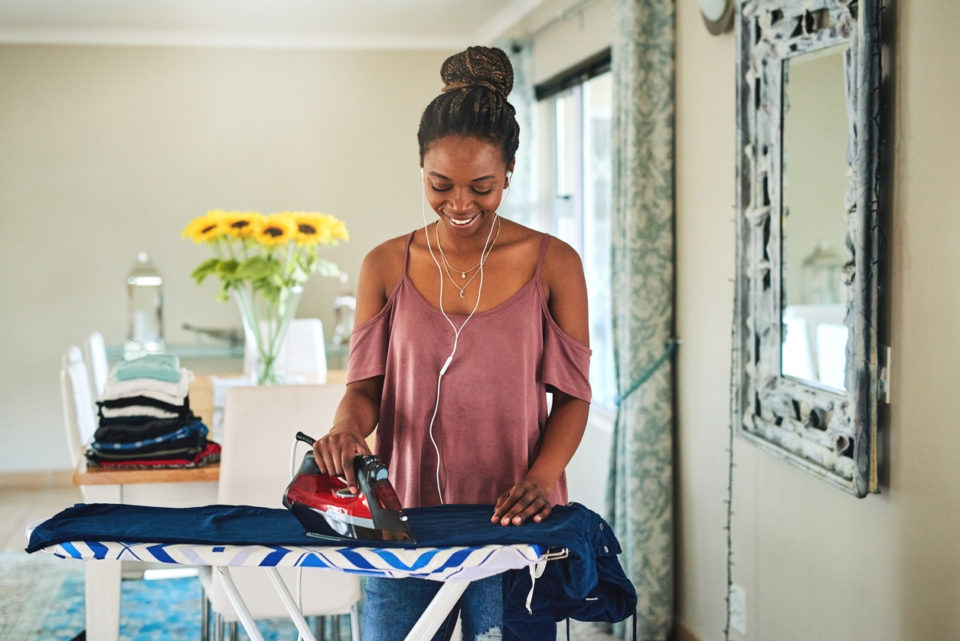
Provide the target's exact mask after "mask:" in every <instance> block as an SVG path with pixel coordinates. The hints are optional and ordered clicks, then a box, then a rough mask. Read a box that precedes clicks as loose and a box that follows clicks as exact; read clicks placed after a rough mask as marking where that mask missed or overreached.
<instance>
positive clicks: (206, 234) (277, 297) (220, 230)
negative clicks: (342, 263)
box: [182, 210, 349, 384]
mask: <svg viewBox="0 0 960 641" xmlns="http://www.w3.org/2000/svg"><path fill="white" fill-rule="evenodd" d="M182 236H183V237H185V238H189V239H191V240H193V241H194V242H196V243H198V244H203V245H207V246H208V247H210V249H211V250H212V251H213V254H214V255H213V257H212V258H209V259H207V260H205V261H204V262H202V263H200V265H199V266H197V268H196V269H194V270H193V273H192V274H191V275H192V276H193V279H194V280H195V281H196V282H197V284H198V285H199V284H201V283H203V282H204V281H205V280H206V279H207V277H209V276H214V277H217V278H219V280H220V289H219V290H218V292H217V300H220V301H225V300H227V299H229V298H230V297H231V294H232V295H233V297H234V298H235V299H236V300H237V303H238V305H239V306H240V311H241V316H242V318H243V322H244V331H245V332H246V334H247V338H248V340H251V339H253V340H255V341H256V344H257V352H258V357H259V363H257V369H258V371H257V373H256V377H257V380H258V382H259V383H261V384H264V383H273V382H278V381H277V376H276V372H275V371H274V367H273V365H274V361H275V360H276V357H277V354H278V352H279V349H280V346H281V345H282V343H283V337H284V335H285V334H286V330H287V327H288V326H289V324H290V320H291V319H292V318H293V313H294V311H295V310H296V306H297V304H298V303H299V299H300V294H301V293H302V290H303V284H304V283H305V282H306V281H307V279H308V278H309V277H310V275H311V274H320V275H322V276H337V275H338V274H339V273H340V270H339V269H338V268H337V266H336V265H335V264H333V263H332V262H330V261H329V260H326V259H324V258H321V257H320V256H319V252H318V247H319V246H320V245H336V244H338V243H339V242H340V241H345V240H348V239H349V234H348V233H347V227H346V225H345V224H344V223H343V221H341V220H339V219H337V218H336V217H334V216H331V215H329V214H320V213H316V212H291V211H283V212H276V213H271V214H267V215H264V214H261V213H259V212H254V211H220V210H213V211H209V212H207V213H206V214H204V215H202V216H198V217H197V218H195V219H193V220H192V221H190V223H189V224H188V225H187V226H186V227H185V228H184V230H183V233H182Z"/></svg>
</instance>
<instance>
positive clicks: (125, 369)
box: [86, 354, 220, 469]
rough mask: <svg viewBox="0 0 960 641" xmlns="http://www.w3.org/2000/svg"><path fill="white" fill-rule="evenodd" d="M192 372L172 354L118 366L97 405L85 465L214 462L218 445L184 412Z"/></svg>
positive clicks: (151, 465) (187, 407)
mask: <svg viewBox="0 0 960 641" xmlns="http://www.w3.org/2000/svg"><path fill="white" fill-rule="evenodd" d="M191 380H193V373H192V372H191V371H190V370H188V369H185V368H182V367H180V361H179V359H178V358H177V357H176V356H174V355H172V354H148V355H146V356H141V357H139V358H135V359H132V360H129V361H123V362H121V363H118V364H117V365H116V366H115V367H114V368H113V370H112V371H111V372H110V376H109V378H108V379H107V383H106V385H105V386H104V389H103V394H101V396H100V398H99V400H98V401H97V405H98V406H99V412H98V413H99V426H98V427H97V431H96V432H95V433H94V436H93V438H94V440H93V442H92V443H91V444H90V447H88V448H87V451H86V457H87V465H88V466H90V467H102V468H124V469H162V468H186V467H200V466H202V465H206V464H208V463H214V462H216V461H219V460H220V445H219V444H217V443H214V442H213V441H211V440H209V439H208V438H207V433H208V430H207V426H206V425H204V424H203V422H202V421H201V420H200V419H199V418H197V417H196V416H194V414H193V412H191V411H190V395H189V386H190V381H191Z"/></svg>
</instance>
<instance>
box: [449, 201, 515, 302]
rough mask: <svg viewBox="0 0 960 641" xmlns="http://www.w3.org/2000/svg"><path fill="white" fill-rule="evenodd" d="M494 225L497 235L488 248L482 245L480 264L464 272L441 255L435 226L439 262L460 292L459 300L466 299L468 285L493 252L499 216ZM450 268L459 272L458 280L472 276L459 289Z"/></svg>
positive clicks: (488, 237)
mask: <svg viewBox="0 0 960 641" xmlns="http://www.w3.org/2000/svg"><path fill="white" fill-rule="evenodd" d="M496 223H497V233H496V234H494V236H493V242H490V244H489V246H488V245H486V244H484V246H483V251H482V252H480V262H478V263H477V264H476V265H474V266H473V267H471V268H470V269H466V270H464V269H457V268H456V267H454V266H453V265H451V264H450V261H448V260H447V255H446V254H444V253H443V246H442V245H441V244H440V225H437V227H436V230H435V231H436V234H437V249H439V250H440V258H441V260H443V270H444V271H445V272H446V273H447V278H449V279H450V282H451V283H453V286H454V287H456V288H457V289H458V290H459V291H460V298H466V291H467V287H469V286H470V283H471V282H472V281H473V279H474V278H476V277H477V274H479V273H480V271H481V270H482V268H483V263H484V261H486V260H487V257H488V256H490V252H492V251H493V246H494V245H495V244H496V243H497V238H499V237H500V216H499V215H498V216H497V219H496ZM489 239H490V236H489V234H488V235H487V240H488V241H489ZM451 268H452V269H453V271H455V272H460V278H467V274H468V273H470V272H473V275H471V276H470V278H469V279H467V282H465V283H464V284H463V286H462V287H461V286H460V285H459V284H457V281H456V279H454V277H453V274H451V273H450V269H451ZM474 270H476V271H474Z"/></svg>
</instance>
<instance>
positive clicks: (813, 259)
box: [780, 45, 849, 390]
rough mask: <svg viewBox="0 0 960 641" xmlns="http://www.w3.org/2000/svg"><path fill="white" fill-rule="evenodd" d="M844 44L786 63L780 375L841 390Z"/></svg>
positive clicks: (843, 362) (844, 330)
mask: <svg viewBox="0 0 960 641" xmlns="http://www.w3.org/2000/svg"><path fill="white" fill-rule="evenodd" d="M846 48H847V46H846V45H840V46H836V47H830V48H828V49H824V50H820V51H816V52H812V53H806V54H803V55H799V56H796V57H793V58H788V59H786V60H784V61H783V133H782V135H783V139H782V145H783V146H782V149H783V152H782V158H781V162H782V173H781V176H782V187H781V189H782V192H781V193H782V194H783V206H782V209H781V211H782V212H783V214H782V219H781V234H782V235H781V239H782V240H781V252H782V253H781V263H780V264H781V283H780V284H781V288H782V290H781V291H782V295H781V298H780V299H781V301H782V302H783V304H782V308H781V319H780V320H781V332H782V334H781V341H782V344H781V360H780V363H781V374H782V375H783V376H788V377H791V378H796V379H800V380H802V381H804V382H807V383H812V384H814V385H818V386H822V387H826V388H830V389H835V390H844V389H846V388H845V385H844V372H845V371H846V351H847V350H846V345H847V326H846V325H845V323H844V310H845V309H846V306H847V305H846V303H847V301H846V300H845V297H846V291H847V289H848V288H847V287H846V286H845V284H844V281H843V274H844V264H845V263H846V261H847V258H846V257H847V251H846V248H845V246H844V243H845V238H846V232H847V221H846V220H845V212H846V210H847V207H846V205H845V203H844V200H845V195H846V190H847V184H848V179H849V177H848V163H847V157H846V156H847V153H846V152H847V131H848V125H849V123H848V117H847V111H846V99H845V95H844V93H845V92H844V87H845V81H844V67H843V60H844V52H845V50H846Z"/></svg>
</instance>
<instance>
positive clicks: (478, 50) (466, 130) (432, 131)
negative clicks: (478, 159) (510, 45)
mask: <svg viewBox="0 0 960 641" xmlns="http://www.w3.org/2000/svg"><path fill="white" fill-rule="evenodd" d="M440 77H441V78H442V79H443V82H444V87H443V91H442V92H441V93H440V95H439V96H437V97H436V98H434V99H433V100H432V101H431V102H430V104H429V105H427V108H426V109H425V110H424V111H423V116H421V118H420V129H419V131H418V132H417V139H418V141H419V143H420V164H421V165H423V157H424V155H425V154H426V153H427V151H428V150H429V149H430V144H431V143H432V142H433V141H435V140H438V139H440V138H444V137H446V136H462V137H467V138H477V139H479V140H483V141H486V142H489V143H492V144H494V145H496V146H497V147H498V148H499V149H500V150H501V152H502V154H503V161H504V162H505V163H506V164H510V163H511V162H513V160H514V157H515V155H516V153H517V148H518V147H519V145H520V125H519V124H518V123H517V115H516V110H515V109H514V108H513V105H511V104H510V103H509V102H507V96H508V95H510V90H511V89H513V65H511V64H510V59H509V58H508V57H507V54H506V53H504V52H503V50H501V49H497V48H495V47H469V48H467V49H466V50H464V51H461V52H460V53H457V54H454V55H452V56H450V57H449V58H447V59H446V60H444V62H443V65H441V67H440Z"/></svg>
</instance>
